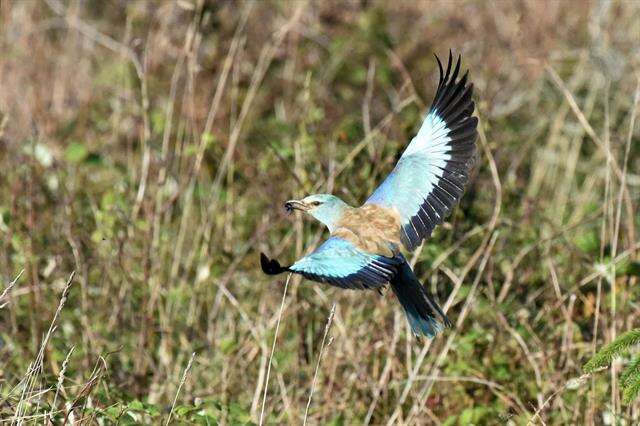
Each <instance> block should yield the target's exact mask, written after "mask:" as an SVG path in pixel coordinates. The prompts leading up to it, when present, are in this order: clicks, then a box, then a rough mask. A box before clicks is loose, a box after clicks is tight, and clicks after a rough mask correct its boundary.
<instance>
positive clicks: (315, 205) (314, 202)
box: [311, 201, 322, 207]
mask: <svg viewBox="0 0 640 426" xmlns="http://www.w3.org/2000/svg"><path fill="white" fill-rule="evenodd" d="M320 204H322V203H321V202H320V201H312V202H311V205H312V206H313V207H318V206H319V205H320Z"/></svg>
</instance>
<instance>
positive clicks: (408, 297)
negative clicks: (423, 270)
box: [391, 262, 451, 337]
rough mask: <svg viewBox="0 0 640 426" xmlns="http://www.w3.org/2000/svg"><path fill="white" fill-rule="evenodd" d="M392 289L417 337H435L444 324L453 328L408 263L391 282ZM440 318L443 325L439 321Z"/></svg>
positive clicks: (404, 264) (401, 267)
mask: <svg viewBox="0 0 640 426" xmlns="http://www.w3.org/2000/svg"><path fill="white" fill-rule="evenodd" d="M391 288H392V289H393V292H394V293H395V294H396V296H397V297H398V300H399V301H400V304H401V305H402V307H403V308H404V312H405V313H406V314H407V319H408V320H409V324H410V325H411V330H413V333H414V334H415V335H417V336H420V335H421V334H423V335H425V336H427V337H434V336H435V335H436V334H438V332H440V331H442V324H444V326H445V327H451V321H449V318H447V316H446V315H445V313H444V312H442V309H440V306H438V304H437V303H436V302H435V301H434V300H433V299H432V298H431V296H429V294H428V293H427V291H426V290H425V288H424V287H423V286H422V284H420V281H418V278H417V277H416V276H415V274H414V273H413V271H412V270H411V267H410V266H409V264H408V263H406V262H405V263H403V264H402V266H400V269H399V270H398V273H397V274H396V275H395V277H393V279H392V280H391ZM438 316H439V317H440V319H441V321H442V323H440V322H439V321H438V319H437V317H438Z"/></svg>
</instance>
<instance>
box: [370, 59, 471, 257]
mask: <svg viewBox="0 0 640 426" xmlns="http://www.w3.org/2000/svg"><path fill="white" fill-rule="evenodd" d="M436 59H437V60H438V67H439V69H440V82H439V84H438V89H437V91H436V95H435V98H434V100H433V104H432V105H431V108H430V109H429V113H428V114H427V116H426V118H425V120H424V122H423V123H422V126H421V127H420V130H419V131H418V134H417V135H416V136H415V137H414V138H413V139H412V140H411V142H410V143H409V146H407V149H406V150H405V151H404V153H403V154H402V156H401V157H400V160H399V161H398V164H396V167H395V168H394V169H393V171H392V172H391V174H389V176H388V177H387V178H386V179H385V180H384V182H382V184H381V185H380V186H379V187H378V188H377V189H376V190H375V191H374V192H373V194H371V196H370V197H369V199H368V200H367V203H370V204H377V205H380V206H382V207H386V208H395V209H396V210H397V211H398V213H399V214H400V219H401V230H400V239H401V240H402V242H403V244H404V245H405V246H406V247H407V249H409V250H413V249H415V248H416V247H417V246H418V245H420V243H421V242H422V240H423V239H425V238H428V237H429V236H430V235H431V232H432V231H433V229H434V228H435V227H436V225H438V224H440V223H442V222H443V220H444V218H445V217H447V216H448V215H449V214H450V213H451V211H452V209H453V207H454V206H455V205H456V203H457V202H458V201H459V200H460V198H461V197H462V193H463V192H464V189H465V186H466V183H467V180H468V178H469V173H470V171H471V168H472V166H473V163H474V158H475V150H476V146H475V140H476V137H477V135H478V132H477V125H478V119H477V118H476V117H472V116H471V115H472V114H473V111H474V108H475V106H474V103H473V101H472V99H471V97H472V94H473V85H472V84H471V83H468V81H467V80H468V71H467V72H466V73H465V74H464V75H463V76H462V78H460V79H458V74H459V72H460V57H458V61H457V64H456V65H455V69H453V72H452V69H451V67H452V57H451V53H449V61H448V64H447V70H446V72H443V69H442V64H441V63H440V60H439V59H438V58H437V57H436Z"/></svg>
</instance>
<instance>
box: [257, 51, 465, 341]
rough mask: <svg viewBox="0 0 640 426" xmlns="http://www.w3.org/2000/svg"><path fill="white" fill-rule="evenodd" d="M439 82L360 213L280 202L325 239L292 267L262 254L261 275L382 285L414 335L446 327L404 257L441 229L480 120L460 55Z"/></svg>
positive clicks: (321, 197)
mask: <svg viewBox="0 0 640 426" xmlns="http://www.w3.org/2000/svg"><path fill="white" fill-rule="evenodd" d="M436 61H437V62H438V69H439V71H440V80H439V83H438V88H437V90H436V94H435V98H434V100H433V103H432V105H431V108H430V109H429V112H428V114H427V116H426V118H425V120H424V122H423V123H422V126H421V127H420V130H419V131H418V134H417V135H416V136H415V137H414V138H413V139H412V140H411V142H410V143H409V145H408V146H407V148H406V149H405V151H404V153H403V154H402V156H401V157H400V160H398V163H397V164H396V166H395V168H394V169H393V171H392V172H391V173H390V174H389V176H387V178H386V179H385V180H384V181H383V182H382V184H381V185H380V186H378V188H377V189H376V190H375V191H374V192H373V194H371V196H370V197H369V198H368V199H367V201H366V202H365V203H364V204H363V205H362V206H360V207H352V206H350V205H348V204H347V203H345V202H344V201H342V200H341V199H340V198H338V197H336V196H334V195H330V194H315V195H309V196H307V197H305V198H303V199H302V200H290V201H287V202H286V203H285V208H286V209H287V211H288V212H292V211H294V210H300V211H302V212H305V213H307V214H309V215H311V216H313V217H314V218H315V219H317V220H318V221H320V222H322V223H323V224H324V225H325V226H326V227H327V228H328V229H329V232H330V233H331V235H330V237H329V238H328V239H327V240H326V241H325V242H324V243H323V244H322V245H320V246H319V247H318V248H317V249H316V250H315V251H313V252H312V253H310V254H308V255H306V256H304V257H302V258H301V259H299V260H298V261H296V262H295V263H293V264H292V265H290V266H281V265H280V263H279V262H278V261H277V260H272V259H269V258H268V257H267V256H265V254H264V253H262V254H261V255H260V264H261V267H262V270H263V271H264V272H265V273H266V274H269V275H276V274H280V273H283V272H292V273H296V274H300V275H302V276H304V277H305V278H307V279H309V280H312V281H317V282H321V283H327V284H330V285H333V286H336V287H341V288H348V289H377V290H378V291H380V289H381V287H384V286H385V285H386V284H387V283H389V284H390V285H391V288H392V289H393V292H394V293H395V295H396V296H397V298H398V300H399V301H400V304H401V305H402V307H403V309H404V311H405V314H406V316H407V319H408V321H409V324H410V326H411V329H412V331H413V333H414V334H415V335H416V336H420V335H424V336H427V337H430V338H431V337H434V336H435V335H436V334H437V333H438V332H440V331H441V330H442V328H443V325H444V326H447V327H451V322H450V321H449V319H448V318H447V316H446V315H445V313H444V312H443V311H442V309H441V308H440V306H438V304H437V303H436V301H435V300H434V299H433V297H432V296H431V295H430V294H429V292H428V291H427V289H425V288H424V287H423V285H422V284H421V283H420V281H419V280H418V278H417V277H416V275H415V274H414V272H413V271H412V269H411V266H410V265H409V263H408V262H407V259H406V258H405V257H404V256H403V255H402V253H401V251H400V247H401V246H404V247H405V248H406V249H407V250H409V251H413V250H414V249H415V248H416V247H418V245H420V243H421V242H422V240H424V239H426V238H428V237H429V236H430V235H431V232H432V231H433V229H434V228H435V227H436V225H438V224H440V223H442V222H443V220H444V219H445V217H447V216H448V215H449V214H450V213H451V211H452V209H453V208H454V206H455V205H456V203H457V202H458V201H459V200H460V198H461V197H462V194H463V192H464V189H465V186H466V183H467V181H468V178H469V173H470V171H471V168H472V166H473V163H474V159H475V151H476V146H475V141H476V137H477V125H478V119H477V118H476V117H472V116H471V115H472V114H473V111H474V102H473V100H472V99H471V97H472V93H473V84H471V83H468V74H469V72H468V71H467V72H466V73H465V74H464V75H463V76H462V77H461V78H458V77H459V72H460V56H458V60H457V63H456V64H455V66H454V68H453V69H452V56H451V52H449V60H448V63H447V68H446V71H443V67H442V63H441V62H440V60H439V59H438V57H437V56H436Z"/></svg>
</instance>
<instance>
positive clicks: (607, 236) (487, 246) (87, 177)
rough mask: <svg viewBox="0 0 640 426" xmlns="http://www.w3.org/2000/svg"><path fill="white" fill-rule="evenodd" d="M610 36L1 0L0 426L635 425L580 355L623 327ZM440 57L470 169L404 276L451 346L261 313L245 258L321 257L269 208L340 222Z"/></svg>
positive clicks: (632, 263)
mask: <svg viewBox="0 0 640 426" xmlns="http://www.w3.org/2000/svg"><path fill="white" fill-rule="evenodd" d="M639 40H640V4H639V3H637V2H633V1H627V2H623V1H619V2H608V1H601V2H596V1H594V2H560V1H548V2H542V1H533V0H531V1H527V0H522V1H517V2H479V1H459V2H458V1H446V2H445V1H443V2H418V1H410V2H382V1H381V2H376V1H358V2H356V1H354V2H330V1H328V2H324V1H323V2H304V1H299V2H293V1H292V2H286V1H265V2H262V1H260V2H232V1H220V2H217V1H200V0H194V1H191V0H180V1H175V2H145V1H135V2H129V1H122V0H112V1H104V2H103V1H64V2H60V1H58V0H46V1H11V0H8V1H3V2H1V3H0V243H1V244H2V248H1V250H0V274H1V277H2V287H0V288H1V289H2V290H3V292H2V293H0V294H1V295H0V360H1V361H0V402H1V403H0V417H1V418H4V419H7V420H11V419H13V420H16V421H17V420H23V421H27V422H38V423H43V422H46V421H47V419H51V421H53V422H56V423H59V422H63V421H65V420H66V421H68V422H72V421H73V422H85V423H88V424H91V423H96V422H102V423H110V422H114V421H119V422H121V423H125V424H126V423H131V422H142V423H157V422H161V421H167V419H168V417H169V416H171V419H170V420H171V421H172V422H173V421H175V422H182V423H189V422H193V423H201V424H216V423H221V424H239V423H251V422H253V423H258V422H259V421H260V418H261V417H262V420H263V421H265V422H266V423H271V424H274V423H284V424H300V423H302V422H303V421H305V420H306V421H308V422H309V423H311V424H336V425H339V424H360V423H364V424H440V423H443V424H447V425H456V424H459V425H464V424H471V423H473V424H527V423H529V424H637V423H638V421H639V420H638V419H639V418H640V405H638V404H637V403H636V404H631V405H627V404H623V403H622V402H621V392H620V386H619V383H618V378H617V377H618V373H619V371H620V369H621V368H622V367H623V366H624V365H625V364H626V363H627V362H628V358H625V357H623V358H621V359H619V360H618V361H616V362H614V364H613V365H612V367H611V368H608V369H606V370H604V371H600V372H598V373H594V374H593V375H583V371H582V365H583V364H584V362H585V361H587V360H588V359H589V357H590V356H591V355H592V354H593V353H594V351H595V350H597V349H598V348H600V347H601V346H602V345H604V344H606V343H608V342H610V341H611V340H612V339H613V338H615V337H616V336H617V335H619V334H620V333H622V332H624V331H626V330H628V329H630V328H632V327H633V326H638V323H639V318H640V306H639V305H638V303H637V300H638V293H639V290H638V285H637V279H638V276H639V275H640V263H639V262H638V249H639V248H640V242H639V239H638V235H637V233H638V225H639V223H640V216H639V215H638V198H639V197H640V175H639V174H638V171H639V170H640V146H639V145H638V138H639V131H638V125H637V124H636V125H634V120H637V119H638V118H637V115H638V109H639V107H638V98H639V96H640V90H639V87H640V86H639V84H640V80H639V79H640V43H639ZM449 49H452V50H453V52H454V54H462V58H463V61H462V63H463V68H465V69H467V68H468V69H469V70H470V78H471V81H473V83H474V85H475V96H474V97H475V101H476V105H477V115H478V117H479V119H480V130H481V132H480V138H479V140H478V147H479V161H478V169H477V173H476V174H475V175H474V177H473V179H472V181H471V183H470V185H469V188H468V190H467V192H466V194H465V196H464V198H463V200H462V203H461V205H460V206H459V208H458V209H456V211H455V213H454V214H453V215H452V217H451V218H450V219H449V221H448V223H447V224H445V225H444V226H441V227H439V228H438V229H437V230H436V232H435V233H434V235H433V236H432V238H431V239H430V240H428V241H427V242H426V243H425V244H424V245H423V247H421V249H420V250H418V252H417V253H416V254H415V256H414V257H413V259H412V260H413V261H414V262H415V269H416V273H417V274H418V276H419V277H420V278H421V279H422V280H423V282H424V283H425V284H426V285H427V286H429V287H430V288H431V289H432V291H433V292H434V293H435V294H437V298H438V300H439V301H440V302H441V303H442V304H443V305H445V306H446V309H447V310H448V314H449V317H450V318H451V319H452V321H453V322H454V327H453V328H452V329H450V330H447V331H446V332H445V333H444V334H442V335H440V336H438V337H437V338H436V339H434V340H433V341H427V340H423V341H418V340H416V339H415V338H414V337H413V336H412V335H411V333H410V330H409V327H408V325H407V323H406V320H405V318H404V315H403V313H402V312H401V309H400V307H399V305H398V303H397V302H396V301H395V300H394V296H393V295H392V293H390V292H387V293H385V294H384V295H383V296H382V297H381V296H379V295H378V294H376V293H375V292H367V293H358V292H352V291H341V290H338V289H334V288H330V287H326V286H321V285H318V284H315V283H311V282H308V281H304V280H301V279H300V278H299V277H294V278H292V279H291V282H290V285H289V286H288V289H287V293H286V295H285V298H284V305H283V306H282V314H281V316H280V315H279V314H280V309H281V301H282V299H283V294H284V293H283V292H284V289H285V280H286V277H275V278H274V277H267V276H265V275H263V274H262V273H261V271H260V269H259V266H258V255H259V252H260V251H265V252H267V253H269V254H270V255H271V256H275V257H277V258H279V259H281V260H282V261H284V262H288V261H290V260H293V259H295V258H296V257H298V256H301V255H303V254H304V253H305V252H307V251H308V250H311V249H312V248H313V247H314V246H315V245H316V244H317V243H318V242H319V241H321V240H322V239H323V238H324V237H326V232H325V231H324V230H323V229H321V228H320V226H319V225H318V224H317V223H314V222H312V221H309V220H302V218H301V217H300V216H299V215H291V216H287V215H285V214H284V211H283V208H282V205H283V201H285V200H287V199H290V198H296V197H302V196H304V195H305V194H308V193H313V192H333V193H335V194H337V195H339V196H340V197H342V198H343V199H345V200H346V201H348V202H350V203H352V204H356V205H358V204H359V203H361V202H363V201H364V200H365V199H366V197H367V195H368V194H369V193H370V192H371V191H372V189H373V188H375V187H376V186H377V184H379V183H380V182H381V180H382V179H383V178H384V176H385V175H386V174H387V173H388V172H389V171H390V170H391V169H392V168H393V165H394V163H395V161H396V160H397V158H398V157H399V155H400V153H401V151H402V149H403V147H404V146H406V144H407V143H408V141H409V140H410V139H411V137H412V136H413V135H414V133H415V132H416V130H417V128H418V126H419V125H420V123H421V120H422V118H423V117H424V115H425V112H426V110H427V108H428V106H429V104H430V101H431V99H432V97H433V95H434V91H435V87H436V85H437V81H438V73H437V65H436V61H435V59H434V54H437V55H439V56H440V58H445V59H446V57H447V55H448V51H449ZM72 273H73V275H72ZM334 304H335V313H334V315H333V317H332V318H331V321H329V317H330V312H331V310H332V307H333V306H334ZM278 323H279V328H278V334H277V340H276V341H275V346H274V350H273V357H272V360H271V361H272V362H271V363H270V359H271V352H272V345H273V344H274V337H275V335H276V328H277V325H278ZM328 323H329V326H330V327H329V328H328V332H327V333H326V338H325V339H324V343H323V337H325V328H326V325H327V324H328ZM321 352H322V356H321V357H320V355H321ZM194 354H195V355H194ZM269 365H271V368H270V369H269ZM269 370H270V371H269ZM314 374H315V376H316V377H315V379H314ZM310 395H311V396H312V397H311V398H310ZM309 401H310V402H309ZM261 413H263V414H261Z"/></svg>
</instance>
